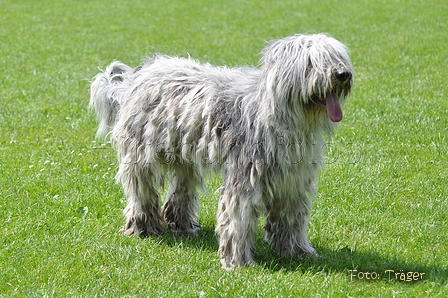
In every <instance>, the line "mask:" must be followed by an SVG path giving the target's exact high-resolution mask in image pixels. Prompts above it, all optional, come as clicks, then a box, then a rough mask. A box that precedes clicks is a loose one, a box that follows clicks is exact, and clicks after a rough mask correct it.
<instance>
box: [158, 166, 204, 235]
mask: <svg viewBox="0 0 448 298" xmlns="http://www.w3.org/2000/svg"><path fill="white" fill-rule="evenodd" d="M170 171H171V176H170V186H169V189H168V194H167V197H166V201H165V204H164V205H163V207H162V216H163V219H164V221H165V222H166V223H167V224H168V227H169V228H170V229H171V231H173V232H174V233H179V234H181V235H184V236H195V235H196V234H197V232H198V230H199V229H200V225H199V223H198V222H197V221H196V220H195V219H196V218H197V212H198V209H199V208H198V196H197V192H196V188H197V187H198V186H200V185H201V184H202V182H201V177H200V175H199V173H198V172H197V170H196V169H195V168H194V166H192V165H183V164H176V165H174V164H173V165H171V167H170Z"/></svg>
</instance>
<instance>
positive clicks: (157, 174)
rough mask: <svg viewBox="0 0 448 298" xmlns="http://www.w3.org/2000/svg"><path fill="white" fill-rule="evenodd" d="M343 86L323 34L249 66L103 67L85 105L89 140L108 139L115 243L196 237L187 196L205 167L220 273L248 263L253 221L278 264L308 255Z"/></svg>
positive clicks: (335, 46)
mask: <svg viewBox="0 0 448 298" xmlns="http://www.w3.org/2000/svg"><path fill="white" fill-rule="evenodd" d="M351 86H352V65H351V63H350V59H349V57H348V55H347V51H346V48H345V46H344V45H343V44H341V43H340V42H339V41H337V40H335V39H333V38H330V37H327V36H326V35H323V34H316V35H294V36H291V37H287V38H284V39H279V40H274V41H272V42H271V43H270V44H269V45H268V46H267V47H266V48H265V49H264V50H263V52H262V58H261V61H260V67H259V68H236V69H232V68H227V67H215V66H212V65H210V64H201V63H199V62H197V61H195V60H193V59H190V58H177V57H167V56H163V55H156V56H155V57H153V58H149V59H147V61H146V62H145V63H144V65H143V66H140V67H137V68H135V69H133V68H131V67H129V66H126V65H124V64H122V63H120V62H113V63H112V64H111V65H109V66H108V67H107V68H106V71H104V72H102V73H100V74H98V75H97V76H96V77H95V79H94V81H93V83H92V85H91V98H90V105H91V106H92V107H93V108H94V109H95V111H96V113H97V116H98V122H99V130H98V134H99V135H107V134H109V133H111V138H112V141H113V143H114V144H115V145H116V147H117V151H118V159H119V170H118V173H117V180H118V181H121V183H122V184H123V188H124V193H125V196H126V198H127V207H126V208H125V209H124V215H125V216H126V224H125V227H124V228H123V231H124V233H125V234H126V235H130V234H136V235H138V236H139V237H145V236H149V235H158V234H161V233H162V231H163V229H164V226H165V227H166V226H167V227H169V229H171V230H172V231H173V232H175V233H179V234H182V235H188V236H190V235H195V234H196V233H197V231H198V229H199V228H200V225H199V224H198V222H197V221H196V219H197V212H198V195H197V192H196V190H197V188H198V187H199V186H201V185H202V184H203V180H204V177H206V174H207V173H208V172H209V170H210V169H214V170H218V171H222V173H223V176H224V179H223V184H222V187H221V195H220V198H219V202H218V214H217V227H216V233H217V235H218V236H219V254H220V257H221V264H222V266H223V267H224V268H226V269H230V268H234V267H241V266H247V265H249V264H252V263H254V261H253V257H252V254H253V252H254V230H255V227H256V226H257V223H258V220H257V218H258V216H259V215H265V216H266V223H265V226H264V229H265V232H266V239H267V240H268V241H269V242H270V244H271V246H272V248H273V249H275V250H276V251H277V252H278V253H279V255H280V256H294V255H298V254H300V255H302V254H303V255H313V254H315V250H314V248H313V247H312V246H311V244H310V242H309V241H308V236H307V224H308V220H309V217H310V212H311V201H310V198H313V197H314V192H315V183H316V174H317V170H318V168H319V167H320V166H321V165H322V164H323V158H322V149H323V146H324V140H323V136H324V135H329V134H330V133H331V131H332V129H333V126H334V122H339V121H340V120H341V119H342V110H341V104H342V103H343V102H344V101H345V99H346V98H347V96H348V95H349V93H350V90H351ZM166 178H168V179H166ZM165 180H166V181H169V188H168V194H167V197H166V199H165V202H164V205H163V206H162V207H160V197H159V194H158V192H157V188H159V187H163V185H164V181H165Z"/></svg>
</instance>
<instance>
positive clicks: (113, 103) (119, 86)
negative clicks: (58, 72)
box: [90, 61, 133, 137]
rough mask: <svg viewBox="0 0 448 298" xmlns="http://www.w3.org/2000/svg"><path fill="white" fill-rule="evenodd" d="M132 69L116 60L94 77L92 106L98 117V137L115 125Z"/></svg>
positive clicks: (104, 134)
mask: <svg viewBox="0 0 448 298" xmlns="http://www.w3.org/2000/svg"><path fill="white" fill-rule="evenodd" d="M132 71H133V69H132V68H131V67H129V66H127V65H125V64H123V63H120V62H118V61H115V62H113V63H111V64H110V65H109V66H108V67H107V68H106V70H105V71H103V72H101V73H99V74H98V75H97V76H96V77H95V78H94V80H93V82H92V85H91V87H90V107H91V108H93V109H94V110H95V112H96V116H97V119H98V132H97V136H98V137H101V136H106V135H107V134H108V133H109V132H110V131H111V130H112V128H113V127H114V125H115V121H116V119H117V114H118V112H119V110H120V104H121V101H122V100H123V99H122V97H123V94H124V93H125V92H126V86H127V82H128V81H127V78H128V76H129V75H130V74H131V73H132Z"/></svg>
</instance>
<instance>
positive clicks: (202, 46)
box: [0, 0, 448, 297]
mask: <svg viewBox="0 0 448 298" xmlns="http://www.w3.org/2000/svg"><path fill="white" fill-rule="evenodd" d="M0 5H1V7H2V9H1V11H0V24H1V26H0V47H1V52H0V65H1V75H0V80H1V88H0V98H1V103H2V108H1V109H0V175H1V176H0V221H1V224H0V239H1V240H0V296H1V297H15V296H17V297H45V296H56V297H62V296H78V297H79V296H80V297H95V296H101V297H103V296H105V297H118V296H136V297H145V296H148V297H156V296H161V297H241V296H246V297H300V296H301V297H318V296H320V297H346V296H350V297H357V296H359V297H361V296H365V297H368V296H373V297H388V296H397V297H438V296H439V297H444V296H446V295H448V285H447V283H448V273H447V267H448V258H447V256H448V224H447V222H448V215H447V214H448V213H447V209H448V200H447V197H448V191H447V179H448V155H447V143H448V142H447V135H448V125H447V119H448V102H447V100H446V97H447V94H448V92H447V91H448V87H447V84H446V78H447V77H448V71H447V68H446V65H447V62H448V61H447V57H448V51H447V44H448V36H447V33H446V24H447V23H446V20H447V17H448V14H447V5H446V1H445V0H434V1H412V0H405V1H379V0H368V1H367V0H365V1H345V2H344V1H318V2H316V1H304V0H299V1H297V0H294V1H292V0H286V1H285V0H284V1H255V0H240V1H238V0H230V1H217V0H210V1H205V0H203V1H199V0H193V1H167V0H163V1H142V0H131V1H115V0H110V1H98V0H90V1H69V0H62V1H44V0H42V1H31V0H22V1H16V0H14V1H12V0H2V1H0ZM303 32H310V33H317V32H327V33H330V34H331V35H332V36H334V37H336V38H338V39H339V40H341V41H342V42H344V43H346V44H348V46H349V48H350V49H351V57H352V61H353V64H354V67H355V70H356V78H355V87H354V90H353V94H352V97H351V99H350V101H349V102H348V103H347V105H346V106H345V108H344V112H345V118H344V120H343V121H342V123H341V125H340V129H339V130H338V131H337V134H336V136H335V138H334V139H333V141H332V143H331V144H330V145H329V146H328V147H329V150H328V155H327V160H328V161H329V164H328V166H327V167H326V168H325V169H324V170H323V171H322V173H321V177H320V184H319V194H318V200H317V201H316V202H315V204H314V210H313V216H312V219H311V223H310V229H309V234H310V238H311V241H312V243H313V244H314V246H315V247H316V249H317V250H318V252H319V253H320V255H321V257H320V258H313V259H307V260H296V259H283V258H278V257H277V256H276V255H275V253H274V252H272V251H271V250H270V248H269V247H267V245H266V243H265V242H264V241H263V233H262V229H261V228H259V229H258V230H257V239H256V246H257V253H256V255H255V258H256V260H257V261H258V263H259V266H257V267H253V268H247V269H243V270H236V271H231V272H227V271H224V270H222V269H220V268H219V260H218V255H217V252H216V251H217V241H216V237H215V235H214V232H213V229H214V225H215V210H216V201H217V198H218V194H217V192H216V191H215V190H216V189H217V188H218V187H219V184H220V178H219V177H211V179H210V180H209V181H208V182H207V183H208V185H209V191H208V192H205V193H203V195H202V197H201V199H202V201H203V202H202V209H201V217H200V222H201V224H202V225H203V230H202V231H201V232H200V235H199V237H197V238H194V239H182V238H178V237H174V236H172V235H164V236H161V237H159V238H149V239H145V240H139V239H136V238H134V237H125V236H123V235H121V234H120V233H119V229H120V227H121V226H122V224H123V216H122V215H121V210H122V209H123V207H124V202H123V195H122V193H121V188H120V186H119V185H116V184H115V183H114V175H115V171H116V167H117V164H116V156H115V152H114V151H113V150H112V149H111V148H110V145H108V144H101V142H100V141H95V130H96V123H95V117H94V115H93V114H92V113H90V112H88V109H87V105H88V96H89V90H88V88H89V83H88V79H90V78H92V77H93V76H94V75H95V74H96V73H97V72H98V69H97V67H102V68H104V67H105V66H106V65H107V64H108V63H110V62H111V61H112V60H114V59H119V60H121V61H123V62H125V63H127V64H130V65H134V66H136V65H138V64H139V63H140V61H141V59H142V58H143V57H144V56H145V55H146V54H150V53H152V52H155V51H161V52H164V53H167V54H172V55H186V54H187V53H190V54H191V55H192V56H193V57H195V58H197V59H199V60H201V61H204V62H211V63H214V64H220V65H223V64H226V65H230V66H236V65H256V64H257V61H258V53H259V52H260V51H261V49H262V48H263V46H264V45H265V44H264V42H265V40H269V39H271V38H278V37H284V36H288V35H291V34H294V33H303ZM98 148H99V149H98ZM84 207H87V208H84ZM349 270H358V272H371V273H372V272H376V273H378V274H381V278H380V279H379V280H370V281H366V280H358V279H357V278H354V280H351V279H352V278H351V276H350V271H349ZM386 270H394V271H395V272H397V273H401V272H408V271H412V272H419V273H424V275H423V280H421V281H418V282H405V281H400V280H396V279H395V278H392V279H389V278H388V276H387V274H386V273H385V271H386ZM392 277H394V275H392Z"/></svg>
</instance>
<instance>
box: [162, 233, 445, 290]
mask: <svg viewBox="0 0 448 298" xmlns="http://www.w3.org/2000/svg"><path fill="white" fill-rule="evenodd" d="M158 239H159V240H160V241H161V242H162V243H164V244H165V245H167V246H170V247H177V246H179V245H180V244H182V245H184V246H188V247H190V248H194V249H198V250H204V251H210V252H217V251H218V242H217V237H216V235H215V232H214V229H213V228H212V227H208V226H205V227H202V229H201V230H200V231H199V234H198V236H196V237H182V236H179V235H174V234H171V233H166V234H163V235H161V236H159V237H158ZM315 248H316V250H317V252H318V254H319V256H317V257H309V258H299V257H294V258H285V257H278V256H277V255H276V253H275V252H274V251H273V250H272V249H271V248H270V246H269V245H268V243H267V242H266V241H265V240H264V239H263V236H262V233H261V232H260V231H257V233H256V253H255V255H254V258H255V261H256V262H257V263H258V267H259V268H260V269H263V270H268V271H271V272H278V271H286V272H297V271H299V272H302V273H310V272H311V273H313V274H322V273H324V274H330V273H340V274H343V275H345V276H346V277H347V279H348V280H350V281H359V280H365V281H375V280H387V281H390V282H406V283H413V282H421V281H429V282H435V283H437V284H440V285H442V284H447V283H448V275H447V271H446V269H444V268H443V267H442V266H441V265H439V264H433V265H425V264H423V263H418V262H407V261H405V260H402V259H399V258H387V257H385V256H382V255H381V253H380V252H361V251H357V250H353V249H351V248H349V247H343V248H339V249H332V248H328V247H324V246H315ZM216 255H217V254H216ZM217 256H218V255H217ZM410 272H412V274H411V273H410ZM403 274H404V275H403Z"/></svg>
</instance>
